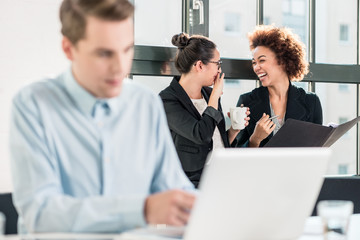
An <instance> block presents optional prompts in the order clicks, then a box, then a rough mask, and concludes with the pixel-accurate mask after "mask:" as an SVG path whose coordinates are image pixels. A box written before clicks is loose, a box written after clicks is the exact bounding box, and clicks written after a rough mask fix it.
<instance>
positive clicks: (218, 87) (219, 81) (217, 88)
mask: <svg viewBox="0 0 360 240" xmlns="http://www.w3.org/2000/svg"><path fill="white" fill-rule="evenodd" d="M224 77H225V73H223V74H221V76H220V73H218V75H217V77H216V79H215V81H214V86H213V90H212V92H211V95H210V98H209V103H208V106H211V107H213V108H215V109H218V101H219V98H220V96H221V95H222V94H223V88H224Z"/></svg>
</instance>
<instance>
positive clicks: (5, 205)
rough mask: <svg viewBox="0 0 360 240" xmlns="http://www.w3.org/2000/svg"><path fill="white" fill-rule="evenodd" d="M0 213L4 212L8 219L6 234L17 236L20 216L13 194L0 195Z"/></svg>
mask: <svg viewBox="0 0 360 240" xmlns="http://www.w3.org/2000/svg"><path fill="white" fill-rule="evenodd" d="M0 212H3V213H4V215H5V217H6V224H5V234H16V233H17V220H18V214H17V212H16V209H15V207H14V204H13V202H12V196H11V193H1V194H0Z"/></svg>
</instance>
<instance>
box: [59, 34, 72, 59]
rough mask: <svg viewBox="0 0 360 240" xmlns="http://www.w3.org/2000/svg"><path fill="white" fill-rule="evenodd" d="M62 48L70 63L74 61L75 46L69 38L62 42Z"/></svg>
mask: <svg viewBox="0 0 360 240" xmlns="http://www.w3.org/2000/svg"><path fill="white" fill-rule="evenodd" d="M61 46H62V49H63V51H64V53H65V55H66V57H67V59H69V60H70V61H73V60H74V56H73V51H74V45H73V44H72V42H71V41H70V40H69V39H68V38H67V37H65V36H64V37H63V39H62V42H61Z"/></svg>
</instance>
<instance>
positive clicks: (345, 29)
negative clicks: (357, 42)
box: [339, 24, 350, 42]
mask: <svg viewBox="0 0 360 240" xmlns="http://www.w3.org/2000/svg"><path fill="white" fill-rule="evenodd" d="M349 39H350V38H349V25H348V24H340V37H339V40H340V42H349Z"/></svg>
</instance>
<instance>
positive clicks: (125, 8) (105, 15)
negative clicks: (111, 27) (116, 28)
mask: <svg viewBox="0 0 360 240" xmlns="http://www.w3.org/2000/svg"><path fill="white" fill-rule="evenodd" d="M133 14H134V6H133V5H132V4H131V3H130V2H129V1H127V0H64V1H63V2H62V4H61V7H60V21H61V24H62V27H61V33H62V34H63V35H64V36H65V37H67V38H68V39H69V40H70V41H71V43H72V44H74V45H75V44H76V43H77V42H78V41H79V40H80V39H82V38H84V37H85V29H86V18H87V17H90V16H91V17H96V18H99V19H102V20H109V21H122V20H125V19H127V18H129V17H132V16H133Z"/></svg>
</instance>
